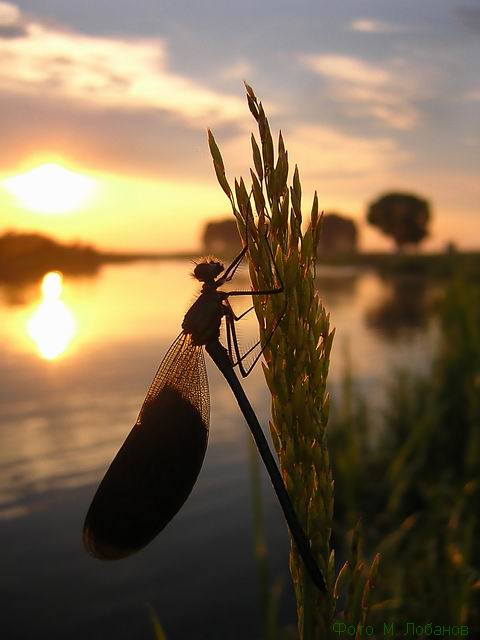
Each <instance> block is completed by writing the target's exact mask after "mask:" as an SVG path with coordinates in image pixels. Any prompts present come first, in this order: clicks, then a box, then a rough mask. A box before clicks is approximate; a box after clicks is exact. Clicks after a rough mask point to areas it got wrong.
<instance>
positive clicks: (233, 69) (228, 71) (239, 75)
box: [220, 60, 253, 81]
mask: <svg viewBox="0 0 480 640" xmlns="http://www.w3.org/2000/svg"><path fill="white" fill-rule="evenodd" d="M220 75H221V77H222V78H223V79H224V80H247V81H248V79H249V78H251V76H252V75H253V69H252V65H251V64H250V63H248V62H247V61H246V60H239V61H238V62H235V63H234V64H232V65H230V66H229V67H225V69H223V70H222V71H221V72H220Z"/></svg>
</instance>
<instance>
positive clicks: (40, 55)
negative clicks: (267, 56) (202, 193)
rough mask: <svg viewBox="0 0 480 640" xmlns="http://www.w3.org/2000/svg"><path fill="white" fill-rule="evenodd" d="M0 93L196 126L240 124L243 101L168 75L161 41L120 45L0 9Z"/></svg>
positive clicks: (128, 41) (8, 8)
mask: <svg viewBox="0 0 480 640" xmlns="http://www.w3.org/2000/svg"><path fill="white" fill-rule="evenodd" d="M0 25H2V26H3V29H4V30H5V29H10V30H16V34H15V35H16V36H17V37H7V38H6V37H4V38H1V37H0V59H1V60H2V65H1V67H0V91H4V92H9V93H14V94H15V93H16V94H18V93H20V94H29V95H38V96H39V97H40V96H42V95H45V93H48V95H49V96H50V97H51V98H55V99H60V100H69V101H74V102H75V103H76V105H77V106H78V105H79V104H83V105H84V106H85V107H88V108H96V109H102V108H108V109H112V108H113V109H118V110H144V109H149V110H161V111H165V112H167V113H171V114H173V115H174V116H176V117H180V118H183V119H184V120H187V121H188V123H190V124H194V125H201V126H205V124H206V123H207V122H208V124H210V125H212V124H215V123H216V122H219V121H220V122H221V121H235V120H238V121H241V120H242V119H244V118H245V106H244V102H243V100H242V99H240V98H237V97H233V96H230V95H225V94H222V93H220V92H216V91H214V90H211V89H209V88H206V87H204V86H202V85H200V84H199V83H197V82H194V81H192V80H190V79H189V78H188V77H184V76H181V75H179V74H178V73H174V72H173V71H171V70H170V69H169V64H168V51H167V46H166V43H165V42H164V41H163V40H160V39H121V38H113V37H96V36H89V35H84V34H80V33H76V32H66V31H61V30H59V29H55V28H52V27H48V26H45V25H41V24H38V23H34V22H26V21H24V22H22V21H21V16H20V15H19V13H18V10H16V8H15V7H14V6H13V5H10V4H7V3H0Z"/></svg>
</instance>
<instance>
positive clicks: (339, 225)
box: [318, 213, 358, 254]
mask: <svg viewBox="0 0 480 640" xmlns="http://www.w3.org/2000/svg"><path fill="white" fill-rule="evenodd" d="M357 238H358V232H357V225H356V224H355V222H354V221H353V220H352V219H351V218H347V217H345V216H342V215H340V214H338V213H326V214H325V215H324V216H323V217H322V226H321V231H320V240H319V242H318V252H319V253H320V254H322V253H353V252H355V251H356V250H357Z"/></svg>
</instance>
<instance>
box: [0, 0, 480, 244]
mask: <svg viewBox="0 0 480 640" xmlns="http://www.w3.org/2000/svg"><path fill="white" fill-rule="evenodd" d="M479 61H480V4H479V3H478V0H475V1H474V0H458V1H455V0H450V1H448V0H422V1H421V2H418V0H342V2H331V1H327V0H316V1H310V0H296V2H291V1H288V2H287V1H286V0H264V1H262V2H258V0H256V1H255V2H253V1H252V0H244V2H242V3H238V2H233V1H231V0H222V1H216V2H214V1H212V0H204V1H203V2H199V1H198V0H176V2H163V1H161V0H137V2H135V3H133V2H130V1H129V0H103V1H102V2H101V3H100V2H95V1H93V0H83V1H82V2H81V3H79V2H78V3H77V2H70V1H69V0H42V1H41V2H40V1H39V0H36V1H35V0H22V1H21V2H16V3H13V2H3V1H1V0H0V141H1V144H0V233H2V232H3V231H4V230H10V229H17V230H29V231H30V230H35V231H40V232H45V233H48V234H50V235H53V236H54V237H57V238H59V239H61V240H68V241H81V242H87V243H91V244H94V245H96V246H98V247H102V248H109V249H126V250H142V249H146V250H152V251H167V252H168V251H172V252H174V251H178V250H187V251H189V250H193V251H195V250H196V249H197V248H199V247H200V242H201V233H202V231H203V227H204V225H205V223H206V222H207V221H208V220H213V219H218V218H222V217H224V216H225V215H228V214H229V203H228V201H227V200H226V198H225V195H224V194H223V192H222V191H221V189H220V187H219V186H218V184H217V182H216V178H215V174H214V171H213V168H212V162H211V159H210V156H209V152H208V145H207V135H206V130H207V127H209V128H211V129H212V130H213V132H214V134H215V137H216V139H217V142H218V144H219V146H220V148H221V150H222V154H223V158H224V161H225V165H226V170H227V177H228V178H229V179H230V180H231V181H232V182H233V177H234V176H240V175H243V176H245V177H246V176H248V172H249V167H250V165H251V159H250V132H251V131H255V122H254V121H253V119H252V117H251V115H250V113H249V111H248V108H247V106H246V101H245V95H244V87H243V80H246V81H248V82H249V84H251V85H252V86H253V88H254V90H255V92H256V94H257V96H258V97H259V98H260V99H261V100H262V101H263V103H264V105H265V108H266V111H267V115H268V116H269V120H270V124H271V128H272V131H273V132H274V135H277V134H278V130H279V129H281V130H282V134H283V137H284V140H285V144H286V147H287V149H288V151H289V160H290V164H291V166H292V167H293V165H294V164H295V163H296V164H298V166H299V170H300V176H301V179H302V185H303V192H304V194H305V198H304V206H305V210H306V211H308V210H309V207H310V201H311V197H312V195H313V192H314V190H315V189H316V190H317V192H318V196H319V205H320V208H321V209H323V210H325V211H327V212H328V211H336V212H339V213H342V214H344V215H348V216H351V217H352V218H354V219H355V220H356V221H357V222H358V224H359V229H360V238H361V246H362V247H363V248H364V249H384V248H387V247H389V246H390V242H389V241H388V240H387V239H385V238H384V237H382V236H381V235H380V234H379V233H378V232H377V231H376V230H375V229H372V228H370V227H368V225H366V223H365V214H366V210H367V207H368V204H369V203H370V202H372V201H374V200H375V199H377V198H378V197H379V196H381V195H382V194H384V193H387V192H389V191H393V190H402V191H408V192H413V193H416V194H418V195H419V196H421V197H423V198H426V199H427V200H428V201H429V202H430V204H431V207H432V213H433V222H432V226H431V237H430V239H429V240H428V241H427V243H426V244H425V246H426V249H427V250H438V249H440V250H441V249H443V248H444V247H445V245H446V244H447V242H450V241H453V242H455V244H456V245H457V246H458V247H460V248H464V249H473V248H479V247H480V180H479V178H478V174H479V168H480V167H479V165H480V163H479V151H480V73H479V71H480V62H479ZM45 165H47V166H50V169H51V168H52V166H53V168H54V169H53V170H51V171H50V172H49V171H48V170H47V171H43V173H42V172H40V173H39V174H34V175H35V176H36V179H35V181H34V182H32V180H30V181H28V180H26V181H25V180H24V181H23V182H21V181H20V182H19V181H18V180H16V181H15V178H16V177H17V178H18V176H23V175H24V174H25V173H28V172H29V171H31V170H32V169H35V168H38V167H42V166H43V167H45ZM29 175H31V174H29ZM81 185H83V187H82V186H81Z"/></svg>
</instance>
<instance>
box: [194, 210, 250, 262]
mask: <svg viewBox="0 0 480 640" xmlns="http://www.w3.org/2000/svg"><path fill="white" fill-rule="evenodd" d="M203 246H204V249H205V251H206V252H207V253H213V254H214V255H221V256H228V255H230V254H234V253H237V252H238V251H240V249H241V247H242V243H241V239H240V234H239V233H238V227H237V223H236V222H235V220H233V219H232V217H231V216H230V217H229V218H226V219H225V220H218V221H212V222H209V223H208V224H207V225H206V227H205V231H204V233H203Z"/></svg>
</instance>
